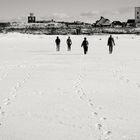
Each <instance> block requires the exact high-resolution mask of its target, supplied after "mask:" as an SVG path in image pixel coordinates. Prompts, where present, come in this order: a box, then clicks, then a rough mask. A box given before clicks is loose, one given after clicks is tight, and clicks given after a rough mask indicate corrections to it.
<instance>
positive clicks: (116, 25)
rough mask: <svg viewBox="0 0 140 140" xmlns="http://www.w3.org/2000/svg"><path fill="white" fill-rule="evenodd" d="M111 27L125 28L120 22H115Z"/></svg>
mask: <svg viewBox="0 0 140 140" xmlns="http://www.w3.org/2000/svg"><path fill="white" fill-rule="evenodd" d="M111 26H112V27H115V28H119V27H123V24H122V23H121V22H120V21H113V22H112V24H111Z"/></svg>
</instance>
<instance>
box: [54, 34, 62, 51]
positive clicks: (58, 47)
mask: <svg viewBox="0 0 140 140" xmlns="http://www.w3.org/2000/svg"><path fill="white" fill-rule="evenodd" d="M60 42H61V41H60V39H59V37H58V36H57V37H56V40H55V43H56V51H60Z"/></svg>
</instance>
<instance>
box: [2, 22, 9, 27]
mask: <svg viewBox="0 0 140 140" xmlns="http://www.w3.org/2000/svg"><path fill="white" fill-rule="evenodd" d="M10 25H11V24H10V22H0V28H5V27H10Z"/></svg>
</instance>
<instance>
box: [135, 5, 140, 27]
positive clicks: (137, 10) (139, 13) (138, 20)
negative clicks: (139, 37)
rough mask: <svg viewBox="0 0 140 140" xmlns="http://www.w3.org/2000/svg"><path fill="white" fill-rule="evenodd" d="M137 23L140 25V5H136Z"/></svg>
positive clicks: (137, 25)
mask: <svg viewBox="0 0 140 140" xmlns="http://www.w3.org/2000/svg"><path fill="white" fill-rule="evenodd" d="M135 24H136V27H140V7H135Z"/></svg>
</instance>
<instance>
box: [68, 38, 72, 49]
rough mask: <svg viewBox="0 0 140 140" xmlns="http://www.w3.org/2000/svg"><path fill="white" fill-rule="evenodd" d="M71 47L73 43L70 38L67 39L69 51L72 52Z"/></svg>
mask: <svg viewBox="0 0 140 140" xmlns="http://www.w3.org/2000/svg"><path fill="white" fill-rule="evenodd" d="M71 45H72V41H71V38H70V36H69V37H68V39H67V46H68V51H71Z"/></svg>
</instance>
